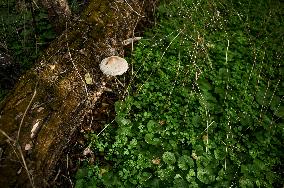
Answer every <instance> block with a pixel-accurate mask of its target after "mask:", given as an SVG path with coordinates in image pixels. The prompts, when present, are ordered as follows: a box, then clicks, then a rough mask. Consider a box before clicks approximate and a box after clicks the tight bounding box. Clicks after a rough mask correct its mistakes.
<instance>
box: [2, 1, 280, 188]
mask: <svg viewBox="0 0 284 188" xmlns="http://www.w3.org/2000/svg"><path fill="white" fill-rule="evenodd" d="M74 2H75V1H74ZM0 8H1V9H0V10H2V9H3V10H5V11H7V6H5V4H3V5H2V4H0ZM0 12H2V11H0ZM8 12H9V13H8V14H11V15H14V16H15V17H14V18H13V17H10V18H11V19H7V20H5V21H3V24H2V25H3V27H2V28H1V29H0V33H1V34H3V35H2V36H5V41H6V44H7V46H8V48H9V49H10V51H11V52H12V55H13V57H14V58H15V60H16V61H18V62H20V63H21V65H22V67H24V69H28V67H30V62H33V61H34V60H35V59H36V58H37V57H38V56H39V55H40V54H41V50H40V48H41V47H42V49H43V48H44V47H45V45H47V44H48V42H49V41H51V40H52V39H53V38H54V37H55V34H54V33H53V32H52V30H51V28H50V25H49V24H48V21H47V16H46V14H45V13H44V12H42V11H39V12H38V14H37V15H38V20H39V23H40V28H41V30H40V32H39V33H40V36H41V37H40V39H41V40H40V41H38V42H37V44H36V45H35V43H34V41H33V29H32V27H27V26H28V25H29V24H31V22H30V16H31V15H30V14H29V13H28V12H24V14H23V13H21V14H18V13H17V12H16V10H9V11H8ZM283 12H284V5H283V3H282V2H280V1H274V0H268V1H267V0H262V1H258V2H255V1H251V0H239V1H229V0H214V1H207V0H172V1H170V2H167V3H166V2H164V1H161V4H160V6H159V7H157V10H156V12H155V18H153V20H154V24H152V25H151V27H150V28H147V29H146V32H141V31H142V29H140V28H139V31H136V33H135V34H136V35H137V36H139V37H143V39H142V40H140V41H139V42H138V43H136V44H135V45H134V48H133V49H132V48H129V49H126V59H127V61H128V62H129V63H130V65H131V66H130V69H129V71H128V73H127V75H126V76H121V77H118V78H117V79H118V81H117V88H118V89H117V90H116V91H115V92H107V93H105V94H104V95H103V96H102V98H101V100H100V101H99V102H98V103H97V105H96V109H95V110H94V111H93V113H94V114H95V116H96V117H97V119H94V120H93V124H92V125H91V126H84V127H81V129H80V132H81V134H79V136H78V138H74V139H77V142H76V144H75V145H74V146H72V147H71V148H67V149H66V151H65V157H64V158H62V160H61V163H60V164H59V165H58V169H57V171H58V176H56V177H55V180H54V182H55V184H54V185H55V186H58V187H61V186H63V185H68V186H70V187H71V186H72V187H73V186H75V187H179V188H180V187H283V185H284V181H283V179H284V171H283V169H284V163H283V159H284V151H283V146H282V143H283V142H284V124H283V117H284V105H283V100H284V97H283V96H284V80H283V77H284V65H283V35H284V34H283V30H284V27H283V18H284V17H283ZM2 13H3V12H2ZM4 14H6V13H4ZM0 16H2V20H3V15H0ZM16 20H18V22H17V21H16ZM141 28H143V27H141ZM143 29H145V28H143ZM15 36H17V37H15ZM1 40H3V39H1ZM3 41H4V40H3ZM35 49H37V50H38V51H37V50H36V52H37V53H36V54H34V53H32V52H34V51H35ZM0 91H1V93H0V97H3V96H4V94H6V93H7V92H6V91H3V90H1V89H0Z"/></svg>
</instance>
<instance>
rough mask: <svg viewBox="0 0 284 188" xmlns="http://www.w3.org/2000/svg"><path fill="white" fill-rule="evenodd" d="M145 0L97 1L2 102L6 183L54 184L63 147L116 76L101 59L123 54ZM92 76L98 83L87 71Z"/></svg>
mask: <svg viewBox="0 0 284 188" xmlns="http://www.w3.org/2000/svg"><path fill="white" fill-rule="evenodd" d="M149 3H151V2H150V0H149V1H148V2H147V1H145V2H144V3H143V2H142V1H140V0H131V1H130V0H128V1H126V0H124V1H122V0H93V1H91V2H90V3H89V5H88V7H87V8H86V10H85V11H84V12H83V13H82V16H81V17H80V18H79V19H78V20H76V21H74V22H73V24H72V25H70V26H68V27H67V28H68V29H67V30H66V31H64V33H63V34H62V35H61V36H60V37H58V38H57V39H56V40H55V41H54V42H53V43H52V44H51V45H50V47H49V48H48V49H47V50H46V52H45V54H44V55H43V56H42V57H41V59H40V60H39V61H38V63H37V64H36V65H35V66H34V68H32V69H31V70H30V71H28V72H27V73H26V74H25V75H23V76H22V77H21V78H20V80H19V82H18V84H17V85H16V87H15V89H14V90H13V92H12V93H11V94H10V95H9V96H8V97H7V98H6V99H5V100H4V101H3V102H2V103H1V104H0V112H1V114H0V158H1V160H0V185H1V187H30V186H33V187H48V186H49V182H50V181H51V178H52V177H53V176H54V174H55V172H54V169H55V166H56V163H57V162H58V160H59V158H60V157H61V155H62V151H63V150H64V148H66V147H67V146H68V145H70V144H71V143H72V137H73V134H74V133H75V132H76V130H77V128H78V127H79V126H80V125H81V124H82V123H83V122H82V121H83V120H84V117H85V116H86V114H88V111H89V110H90V109H92V108H93V106H94V105H95V103H96V101H97V100H98V98H99V97H100V96H101V94H102V93H103V92H104V90H105V88H106V87H107V86H108V84H109V83H110V82H111V80H112V79H113V78H111V77H106V76H104V75H102V73H101V71H100V70H99V63H100V61H101V60H102V59H103V58H105V57H107V56H111V55H120V56H122V55H123V45H122V44H123V40H125V39H127V38H130V37H132V35H133V31H134V29H135V26H136V24H137V22H138V21H139V19H140V18H141V17H142V15H143V14H144V8H143V7H144V4H149ZM86 73H89V74H90V75H91V76H92V79H93V82H94V83H93V84H92V85H88V84H86V82H85V79H84V75H85V74H86Z"/></svg>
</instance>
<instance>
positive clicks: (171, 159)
mask: <svg viewBox="0 0 284 188" xmlns="http://www.w3.org/2000/svg"><path fill="white" fill-rule="evenodd" d="M162 158H163V161H164V162H165V163H167V164H169V165H172V164H174V163H175V162H176V157H175V154H173V153H171V152H165V153H164V154H163V157H162Z"/></svg>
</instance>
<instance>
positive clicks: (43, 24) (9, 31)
mask: <svg viewBox="0 0 284 188" xmlns="http://www.w3.org/2000/svg"><path fill="white" fill-rule="evenodd" d="M33 9H34V20H33V17H32V13H31V10H30V7H29V3H28V2H27V3H26V4H25V3H24V1H19V2H16V1H14V0H12V1H5V2H4V1H3V2H1V3H0V20H1V26H0V36H1V37H0V40H1V43H3V44H5V45H6V46H7V49H8V50H9V52H10V53H11V54H10V55H12V56H13V58H14V60H15V61H17V62H19V63H21V65H22V67H23V68H24V69H28V68H30V66H31V65H32V64H33V62H34V61H35V60H36V59H37V58H38V57H39V55H41V53H42V50H43V49H44V48H45V47H46V46H47V44H48V43H49V42H50V41H52V40H53V39H54V38H55V37H56V35H55V33H54V32H53V30H52V28H51V25H50V23H49V20H48V18H47V13H46V12H45V11H44V10H42V9H40V8H37V7H35V6H34V7H33Z"/></svg>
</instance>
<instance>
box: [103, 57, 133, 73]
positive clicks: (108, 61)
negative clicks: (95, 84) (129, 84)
mask: <svg viewBox="0 0 284 188" xmlns="http://www.w3.org/2000/svg"><path fill="white" fill-rule="evenodd" d="M100 69H101V71H102V72H103V73H104V74H106V75H110V76H116V75H122V74H123V73H125V72H126V71H127V69H128V63H127V61H126V60H125V59H123V58H121V57H118V56H110V57H107V58H105V59H103V60H102V62H101V63H100Z"/></svg>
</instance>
